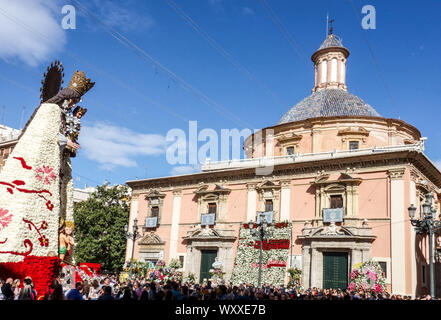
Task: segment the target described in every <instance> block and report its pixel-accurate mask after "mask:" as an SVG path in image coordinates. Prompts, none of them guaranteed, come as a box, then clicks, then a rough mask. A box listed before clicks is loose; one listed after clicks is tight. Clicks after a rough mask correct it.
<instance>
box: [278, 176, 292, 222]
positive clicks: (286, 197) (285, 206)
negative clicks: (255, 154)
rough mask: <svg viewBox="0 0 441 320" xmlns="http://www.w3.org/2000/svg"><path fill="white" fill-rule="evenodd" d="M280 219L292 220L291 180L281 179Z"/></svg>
mask: <svg viewBox="0 0 441 320" xmlns="http://www.w3.org/2000/svg"><path fill="white" fill-rule="evenodd" d="M280 186H281V191H280V198H281V199H280V221H284V220H288V221H289V220H291V217H290V206H291V180H282V181H280Z"/></svg>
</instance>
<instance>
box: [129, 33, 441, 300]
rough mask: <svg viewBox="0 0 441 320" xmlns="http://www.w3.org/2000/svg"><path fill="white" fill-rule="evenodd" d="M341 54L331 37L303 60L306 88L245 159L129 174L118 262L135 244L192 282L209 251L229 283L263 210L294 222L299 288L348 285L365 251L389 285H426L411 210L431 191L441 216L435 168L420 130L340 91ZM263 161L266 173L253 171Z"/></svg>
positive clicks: (407, 290)
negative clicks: (310, 67) (247, 229)
mask: <svg viewBox="0 0 441 320" xmlns="http://www.w3.org/2000/svg"><path fill="white" fill-rule="evenodd" d="M348 57H349V50H348V49H347V48H345V47H344V46H343V44H342V41H341V40H340V38H339V37H338V36H337V35H334V34H332V33H331V34H329V35H328V36H327V38H326V39H325V41H324V42H323V43H322V44H321V46H320V47H319V48H318V50H317V51H316V52H314V54H313V55H312V57H311V60H312V62H313V64H314V85H313V88H312V94H311V95H309V96H307V97H306V98H304V99H303V100H302V101H300V102H299V103H297V104H296V105H294V106H293V107H292V108H291V109H290V110H288V111H287V112H286V113H285V114H284V115H282V117H281V118H280V120H279V122H278V123H277V124H275V125H272V126H269V127H267V128H263V129H261V130H260V131H259V132H257V133H254V134H253V135H251V136H249V137H248V138H247V139H246V140H245V142H244V146H243V148H244V150H245V154H246V158H245V159H241V160H231V161H220V162H209V163H206V164H204V165H203V166H202V170H201V172H199V173H194V174H187V175H179V176H170V177H164V178H154V179H145V180H132V181H128V182H127V184H128V185H129V186H130V187H131V188H132V199H131V211H130V218H129V229H130V230H131V228H132V226H133V222H134V220H135V218H136V219H137V222H138V224H139V225H142V235H143V236H142V237H141V238H140V239H139V240H137V241H136V242H135V243H134V248H132V246H133V242H132V241H131V240H128V242H127V254H126V261H129V260H130V257H131V252H132V249H134V257H135V259H137V260H142V261H153V262H154V261H157V260H158V259H161V260H165V261H166V262H168V261H170V260H171V259H179V260H180V261H181V263H182V265H183V270H184V272H186V273H190V272H191V273H193V274H194V275H195V276H196V280H197V281H201V280H202V279H203V278H207V277H208V272H209V269H210V268H211V264H212V263H213V262H214V259H215V258H217V260H218V261H220V262H221V263H222V265H223V268H224V271H225V278H226V279H227V280H228V279H230V278H231V277H232V276H233V274H234V270H235V268H238V261H237V253H238V248H239V244H240V234H241V233H240V231H241V228H243V226H244V224H245V223H247V222H248V221H256V217H257V214H258V212H268V213H271V220H272V221H273V222H288V223H289V225H290V226H291V229H290V233H291V234H290V236H289V239H288V240H289V249H288V258H287V261H286V269H287V268H289V267H297V268H299V269H300V270H301V271H302V275H301V277H302V285H303V286H304V287H305V288H309V287H311V288H312V287H318V288H337V287H340V288H345V287H346V286H347V285H348V281H349V276H350V272H351V269H352V267H353V266H354V265H355V264H357V263H359V262H365V261H369V260H374V261H378V262H379V264H380V266H381V268H382V269H383V273H384V276H385V279H386V285H387V289H388V291H389V292H391V293H394V294H402V295H411V296H415V295H420V294H424V293H427V292H428V287H429V283H430V282H429V260H428V256H429V254H428V240H427V236H423V235H418V234H416V232H415V231H414V228H413V227H412V225H411V223H410V218H409V214H408V207H409V206H410V205H411V204H413V205H414V206H415V207H416V208H417V212H416V216H417V217H419V216H421V215H422V204H423V201H424V199H425V196H426V195H427V194H428V193H431V194H432V195H433V199H434V202H433V205H434V208H435V209H436V219H439V216H440V205H439V201H440V199H441V172H440V170H439V169H437V167H436V166H435V165H434V164H433V163H432V162H431V160H430V159H429V158H428V157H427V156H426V155H425V154H424V138H422V137H421V133H420V131H419V130H418V129H417V128H415V127H414V126H412V125H411V124H409V123H407V122H405V121H403V120H399V119H390V118H384V117H382V116H381V115H380V114H378V112H377V111H376V110H375V109H374V108H373V107H372V106H370V105H369V104H367V103H366V102H365V101H364V100H362V99H361V98H359V97H357V96H355V95H353V94H351V93H350V92H348V87H347V85H346V62H347V59H348ZM257 135H260V136H261V137H263V138H262V139H260V140H259V139H256V138H257ZM256 141H257V142H256ZM259 141H260V142H259ZM266 165H271V172H270V173H269V174H262V173H259V170H258V169H259V168H262V166H266ZM436 242H437V241H435V243H436ZM435 249H436V248H435ZM256 262H257V261H256ZM436 267H437V269H436V271H437V272H436V274H438V276H437V277H435V283H436V287H437V292H438V294H440V291H441V277H440V276H439V274H440V271H441V270H440V269H439V263H438V262H437V263H436ZM263 282H265V279H263Z"/></svg>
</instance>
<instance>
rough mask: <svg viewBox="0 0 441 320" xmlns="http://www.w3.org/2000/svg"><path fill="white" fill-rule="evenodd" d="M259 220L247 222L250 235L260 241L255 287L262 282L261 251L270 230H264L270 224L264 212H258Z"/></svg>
mask: <svg viewBox="0 0 441 320" xmlns="http://www.w3.org/2000/svg"><path fill="white" fill-rule="evenodd" d="M258 216H259V222H258V223H254V222H253V221H250V222H248V227H249V228H250V230H251V235H252V236H253V238H254V239H255V240H259V242H260V248H259V275H258V279H257V287H259V288H260V285H261V282H262V251H263V239H264V238H267V237H270V236H271V232H270V231H268V230H266V229H267V228H268V227H269V226H270V225H271V224H270V223H268V222H267V221H266V214H265V212H259V213H258ZM254 225H255V226H256V229H257V230H255V229H254Z"/></svg>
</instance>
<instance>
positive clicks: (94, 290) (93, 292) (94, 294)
mask: <svg viewBox="0 0 441 320" xmlns="http://www.w3.org/2000/svg"><path fill="white" fill-rule="evenodd" d="M99 297H100V284H99V282H98V280H97V279H94V280H93V281H92V285H91V286H90V287H89V293H88V295H87V299H88V300H98V298H99Z"/></svg>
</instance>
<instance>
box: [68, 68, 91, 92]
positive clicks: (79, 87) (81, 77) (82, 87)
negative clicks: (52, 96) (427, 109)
mask: <svg viewBox="0 0 441 320" xmlns="http://www.w3.org/2000/svg"><path fill="white" fill-rule="evenodd" d="M94 85H95V82H91V81H90V78H86V74H85V73H84V71H78V70H76V71H75V73H74V74H73V76H72V79H70V82H69V85H68V86H67V87H68V88H70V89H72V90H74V91H76V92H78V93H79V94H80V95H81V96H83V95H85V94H86V92H87V91H89V90H90V89H92V87H93V86H94Z"/></svg>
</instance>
